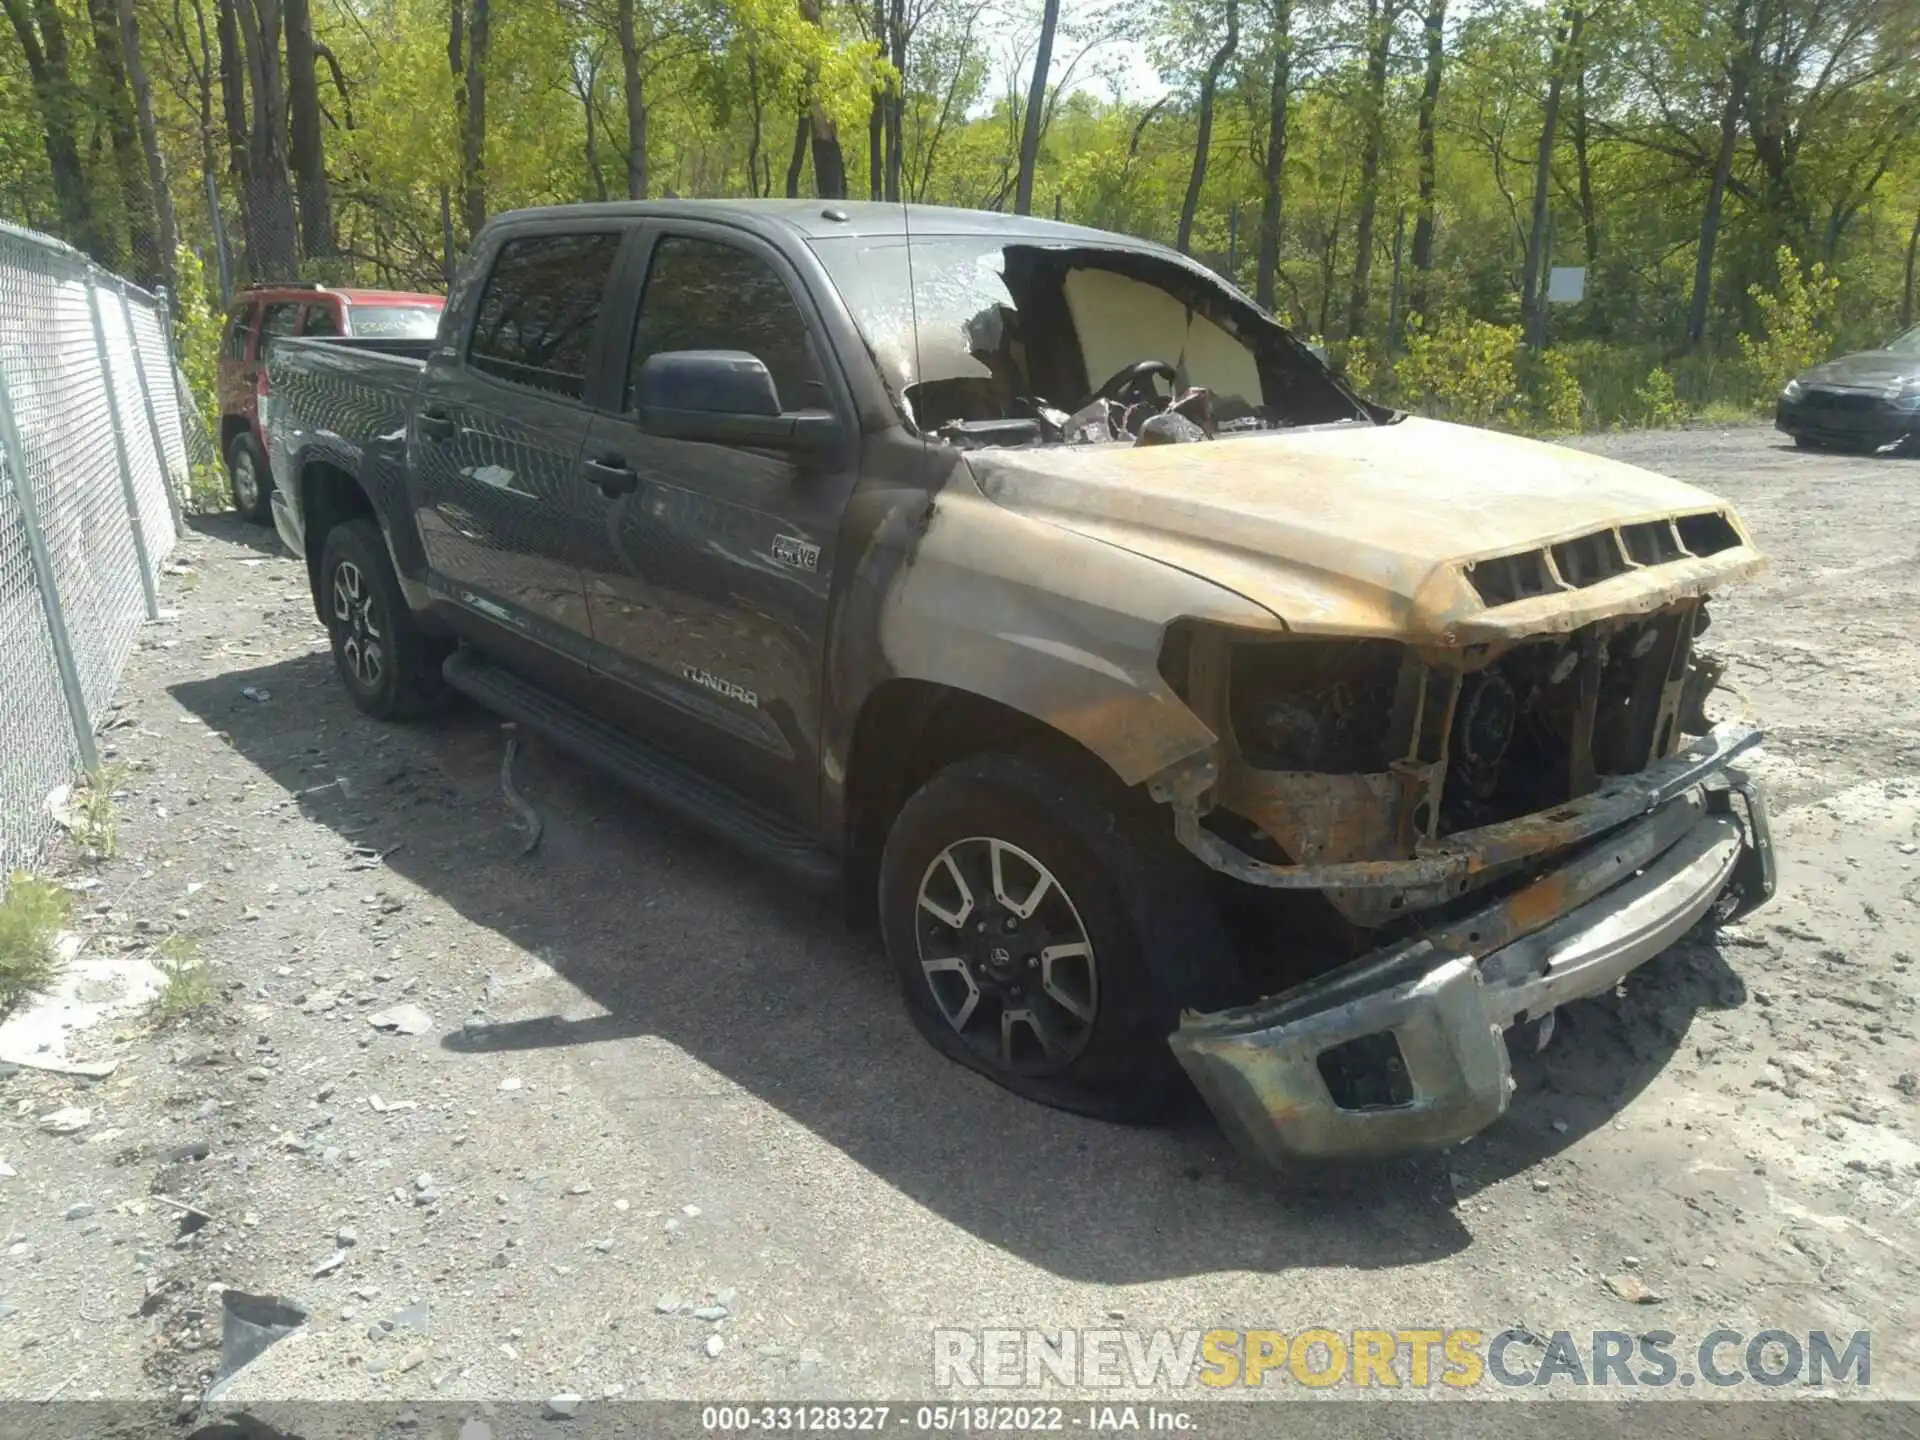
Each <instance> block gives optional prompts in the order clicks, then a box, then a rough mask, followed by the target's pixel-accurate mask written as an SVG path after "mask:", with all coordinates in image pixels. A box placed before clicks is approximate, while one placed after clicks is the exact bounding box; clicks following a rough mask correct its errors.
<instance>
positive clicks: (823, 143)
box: [808, 101, 847, 200]
mask: <svg viewBox="0 0 1920 1440" xmlns="http://www.w3.org/2000/svg"><path fill="white" fill-rule="evenodd" d="M808 113H809V123H808V130H809V132H810V134H811V136H812V141H813V188H814V190H815V192H816V193H817V194H818V195H819V196H820V198H821V199H822V200H844V199H846V198H847V164H846V159H845V157H844V156H842V155H841V153H840V127H839V126H838V125H836V124H835V123H834V120H833V117H832V116H831V115H829V114H827V109H826V107H825V106H824V105H821V104H820V103H819V102H817V101H816V102H815V103H814V104H813V105H812V107H810V109H809V112H808Z"/></svg>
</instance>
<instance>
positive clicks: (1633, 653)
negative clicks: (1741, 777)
mask: <svg viewBox="0 0 1920 1440" xmlns="http://www.w3.org/2000/svg"><path fill="white" fill-rule="evenodd" d="M1706 626H1707V610H1706V604H1705V602H1704V601H1699V600H1687V601H1681V602H1678V603H1676V604H1673V605H1671V606H1668V607H1666V608H1664V609H1662V610H1660V611H1656V612H1654V613H1653V614H1650V615H1645V616H1634V617H1621V618H1619V619H1617V620H1610V621H1606V622H1602V623H1599V624H1595V625H1591V626H1587V627H1584V628H1582V629H1580V630H1577V631H1574V632H1572V633H1568V634H1561V635H1554V636H1543V637H1540V638H1537V639H1534V640H1530V641H1526V642H1522V643H1519V644H1515V645H1512V646H1509V647H1504V648H1495V647H1489V646H1475V647H1470V648H1469V649H1467V650H1466V651H1460V652H1431V651H1422V650H1420V649H1417V648H1414V647H1408V646H1403V645H1400V644H1397V643H1394V642H1390V641H1385V640H1335V639H1327V640H1311V641H1306V640H1281V641H1277V642H1275V641H1252V642H1244V643H1234V642H1233V641H1231V640H1227V639H1225V638H1223V637H1221V636H1219V635H1217V634H1212V633H1209V631H1208V630H1207V629H1206V628H1205V627H1196V628H1194V629H1192V630H1190V631H1188V632H1187V633H1185V634H1177V635H1176V636H1175V637H1174V640H1173V643H1171V644H1170V646H1169V651H1168V654H1167V656H1166V659H1165V662H1164V667H1165V670H1166V672H1167V673H1168V676H1169V679H1170V681H1171V682H1172V683H1173V685H1174V687H1175V689H1176V690H1177V691H1179V692H1180V693H1181V694H1182V695H1183V697H1184V698H1186V699H1187V700H1188V703H1190V704H1192V705H1194V706H1195V708H1196V711H1197V712H1198V713H1200V714H1201V715H1202V716H1203V717H1208V718H1210V721H1211V722H1212V723H1215V724H1216V725H1217V726H1218V728H1219V729H1220V730H1221V731H1222V732H1223V740H1224V741H1225V744H1226V754H1225V756H1224V758H1223V761H1222V763H1221V764H1220V765H1219V768H1218V773H1217V775H1216V777H1215V782H1214V785H1213V788H1212V795H1211V798H1212V802H1213V804H1212V808H1211V810H1210V812H1207V813H1204V815H1202V816H1200V817H1198V818H1199V819H1200V824H1201V825H1202V827H1203V828H1205V829H1206V830H1208V831H1210V832H1211V833H1212V834H1213V835H1214V836H1215V837H1216V838H1217V839H1218V840H1220V841H1221V842H1224V844H1225V845H1227V846H1230V847H1231V848H1232V850H1234V851H1237V852H1239V853H1240V854H1241V855H1242V856H1244V857H1245V858H1246V859H1247V860H1249V861H1251V862H1253V863H1254V864H1256V865H1260V866H1278V867H1283V868H1288V867H1311V866H1316V865H1319V866H1325V865H1328V864H1333V865H1339V864H1343V863H1349V862H1361V863H1363V864H1365V863H1369V862H1384V863H1385V864H1386V865H1387V867H1388V868H1387V869H1385V870H1383V871H1382V872H1381V878H1383V879H1384V878H1385V876H1386V875H1388V874H1391V873H1393V872H1392V870H1391V867H1392V866H1393V865H1394V864H1396V863H1399V862H1404V861H1410V860H1413V859H1414V858H1415V857H1418V856H1420V855H1422V854H1427V853H1432V852H1433V850H1434V847H1435V846H1443V845H1444V843H1445V842H1446V841H1447V840H1448V839H1449V837H1452V836H1456V835H1463V834H1466V833H1469V832H1482V833H1484V831H1485V829H1486V827H1491V826H1496V825H1499V824H1501V823H1502V822H1524V821H1526V819H1527V817H1546V818H1547V819H1549V820H1550V819H1551V818H1552V817H1553V816H1554V814H1555V812H1556V807H1560V806H1564V805H1565V804H1566V803H1567V802H1569V801H1574V800H1578V799H1580V798H1582V797H1585V796H1589V795H1592V794H1593V793H1594V792H1595V791H1596V790H1597V789H1598V788H1599V787H1600V786H1602V784H1603V783H1604V782H1605V781H1606V780H1607V779H1608V777H1615V776H1631V775H1634V774H1636V773H1638V772H1640V771H1643V770H1644V769H1645V768H1646V767H1647V766H1648V765H1650V764H1652V763H1653V762H1655V761H1657V760H1660V759H1661V758H1663V757H1666V756H1670V755H1672V754H1673V753H1674V752H1675V751H1676V749H1677V748H1678V747H1679V746H1680V745H1681V743H1682V740H1683V737H1685V736H1696V735H1701V734H1705V733H1707V732H1708V730H1710V728H1711V727H1710V725H1709V723H1708V721H1707V719H1706V717H1705V714H1704V711H1703V702H1704V700H1705V698H1706V696H1707V694H1708V693H1709V692H1710V691H1711V690H1712V689H1713V688H1714V686H1715V685H1716V684H1717V683H1718V681H1719V678H1720V673H1721V665H1720V663H1719V662H1718V661H1717V660H1715V659H1714V658H1713V657H1711V656H1707V655H1703V654H1699V653H1697V652H1696V651H1695V650H1694V648H1693V642H1694V638H1695V636H1696V635H1697V634H1698V633H1700V632H1701V631H1704V630H1705V629H1706ZM1522 858H1524V857H1522ZM1216 868H1219V867H1216ZM1229 868H1230V867H1229ZM1503 868H1504V869H1507V870H1511V869H1512V868H1513V867H1512V866H1505V867H1503V866H1502V865H1500V864H1498V863H1494V864H1489V865H1487V866H1486V867H1484V868H1476V871H1475V873H1474V875H1473V877H1472V879H1471V880H1470V881H1469V882H1468V883H1467V884H1465V885H1464V886H1455V885H1452V884H1440V885H1433V886H1422V885H1418V884H1415V885H1411V886H1408V887H1406V888H1404V889H1400V890H1397V891H1396V890H1394V889H1392V888H1375V887H1373V886H1371V885H1367V884H1363V885H1361V886H1359V887H1358V888H1351V889H1349V888H1344V887H1339V886H1332V887H1330V888H1328V890H1327V898H1328V899H1329V901H1331V902H1332V904H1333V905H1334V907H1335V909H1337V910H1338V911H1340V912H1341V913H1342V914H1344V915H1345V916H1346V917H1347V918H1348V919H1349V920H1351V921H1353V922H1354V923H1356V924H1358V925H1362V926H1366V927H1373V926H1378V925H1380V924H1382V923H1385V922H1388V921H1390V920H1391V919H1393V918H1395V917H1397V916H1399V915H1401V914H1406V913H1411V912H1413V911H1416V910H1419V909H1421V908H1423V907H1426V906H1431V905H1434V904H1436V903H1441V902H1443V901H1447V900H1450V899H1454V898H1457V897H1458V896H1459V895H1460V894H1462V893H1465V891H1467V890H1476V889H1479V888H1480V887H1481V886H1483V885H1485V884H1487V883H1490V882H1492V881H1494V880H1496V879H1497V878H1498V877H1499V875H1500V873H1501V872H1502V869H1503ZM1243 878H1255V877H1253V876H1252V875H1248V876H1245V877H1243ZM1256 883H1273V881H1272V880H1271V879H1268V880H1266V881H1264V882H1263V881H1260V880H1258V879H1256Z"/></svg>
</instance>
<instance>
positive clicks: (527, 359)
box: [467, 231, 620, 400]
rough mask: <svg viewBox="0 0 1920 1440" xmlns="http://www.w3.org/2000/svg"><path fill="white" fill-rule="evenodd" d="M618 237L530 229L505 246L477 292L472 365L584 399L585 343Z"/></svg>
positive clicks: (470, 355)
mask: <svg viewBox="0 0 1920 1440" xmlns="http://www.w3.org/2000/svg"><path fill="white" fill-rule="evenodd" d="M619 249H620V236H619V235H618V234H617V233H614V232H610V231H601V232H596V233H592V234H578V235H527V236H523V237H521V238H520V239H517V240H509V241H508V242H507V243H506V244H505V245H503V246H501V247H500V253H499V256H498V257H497V258H496V259H495V260H494V262H493V271H492V273H491V274H489V275H488V276H487V286H486V289H485V290H483V291H482V292H481V294H480V305H479V308H478V311H477V312H476V314H475V316H474V321H473V340H472V343H471V344H470V346H469V347H468V355H467V358H468V363H469V364H471V365H472V366H473V367H474V368H475V369H477V370H484V371H485V372H487V373H488V374H489V375H496V376H498V377H499V378H500V379H502V380H511V381H513V382H514V383H515V384H518V385H531V386H533V387H534V388H536V389H540V390H550V391H552V392H554V393H555V394H558V395H567V396H570V397H572V398H573V399H576V400H577V399H579V398H580V395H581V393H582V391H583V390H584V389H585V387H586V373H587V347H588V346H589V345H590V344H591V343H592V341H593V327H594V322H595V321H597V320H598V319H599V318H600V309H601V296H602V292H603V291H604V290H605V289H606V285H607V275H608V272H609V271H611V270H612V269H613V257H614V255H615V253H616V252H617V251H618V250H619Z"/></svg>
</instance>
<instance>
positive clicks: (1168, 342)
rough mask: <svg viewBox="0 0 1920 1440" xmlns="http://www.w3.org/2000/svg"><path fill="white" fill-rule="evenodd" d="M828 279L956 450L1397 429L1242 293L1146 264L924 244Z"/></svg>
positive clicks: (1149, 258)
mask: <svg viewBox="0 0 1920 1440" xmlns="http://www.w3.org/2000/svg"><path fill="white" fill-rule="evenodd" d="M896 257H897V259H898V262H899V268H898V270H897V271H895V270H893V269H892V268H891V266H892V264H893V262H894V261H895V260H896ZM823 258H827V259H829V261H830V262H833V261H837V260H839V258H840V257H839V256H838V255H837V254H834V253H833V252H830V251H826V250H823ZM834 271H835V278H836V280H837V281H838V283H839V284H840V286H841V289H842V290H843V292H845V293H846V295H847V299H848V302H849V304H850V306H851V308H852V309H853V311H854V313H855V316H856V318H857V319H858V320H859V322H860V324H861V328H862V330H863V331H864V332H865V333H866V335H867V338H868V343H869V345H870V346H871V347H872V348H873V351H874V355H875V358H876V360H878V361H879V362H880V365H881V368H882V371H883V372H885V373H888V374H889V375H890V377H891V378H893V379H895V380H896V381H897V383H898V386H899V393H900V398H901V400H902V403H903V406H904V408H905V409H906V410H907V411H908V413H909V414H910V415H911V417H912V419H913V421H914V424H915V425H916V426H917V427H918V428H919V429H920V430H921V432H922V433H923V434H927V435H930V436H932V437H934V438H936V439H939V440H941V441H944V442H945V443H947V444H950V445H954V446H957V447H960V448H962V449H987V448H995V447H1019V446H1030V445H1061V444H1065V445H1091V444H1106V443H1111V442H1115V441H1129V440H1131V441H1132V442H1133V443H1135V444H1141V445H1153V444H1180V443H1189V442H1193V441H1200V440H1210V439H1213V438H1215V437H1216V436H1220V435H1230V434H1235V433H1241V432H1249V431H1262V430H1279V429H1289V428H1293V427H1296V426H1302V425H1324V424H1336V423H1340V422H1343V421H1344V422H1358V423H1363V424H1376V423H1380V422H1382V421H1385V420H1386V419H1388V418H1389V417H1390V412H1388V411H1385V410H1382V409H1379V408H1378V407H1375V406H1371V405H1369V404H1368V403H1367V402H1366V401H1364V400H1363V399H1361V398H1360V397H1359V396H1357V395H1355V394H1353V393H1352V392H1351V391H1350V390H1348V389H1347V388H1346V386H1344V385H1343V384H1342V383H1341V382H1340V381H1339V380H1338V379H1336V378H1335V377H1334V375H1333V374H1332V373H1331V372H1330V371H1329V370H1328V369H1327V367H1326V366H1325V365H1324V364H1322V362H1321V361H1320V360H1319V359H1318V358H1317V357H1316V356H1315V355H1314V353H1313V352H1312V351H1310V350H1308V349H1307V348H1306V347H1305V346H1304V345H1301V344H1300V343H1299V342H1298V341H1296V340H1295V339H1294V338H1293V337H1292V336H1291V335H1290V334H1288V332H1287V331H1286V330H1285V329H1284V328H1282V327H1281V326H1280V325H1279V324H1277V323H1276V322H1274V321H1273V320H1272V319H1270V318H1269V317H1268V316H1267V315H1265V314H1264V313H1262V312H1261V311H1260V310H1259V308H1258V307H1256V306H1254V305H1253V304H1251V303H1250V302H1248V301H1247V300H1246V299H1245V298H1244V297H1243V296H1241V295H1239V294H1238V293H1237V292H1235V291H1233V290H1231V289H1230V288H1228V287H1227V286H1226V285H1224V284H1222V283H1221V282H1220V281H1219V280H1217V279H1216V278H1214V277H1213V276H1212V275H1211V274H1209V273H1208V272H1206V271H1204V270H1201V269H1200V268H1199V267H1198V266H1195V265H1191V264H1189V263H1188V262H1185V261H1181V260H1178V259H1176V258H1173V257H1162V256H1160V255H1158V254H1155V253H1153V252H1151V251H1147V250H1125V249H1118V248H1111V247H1098V246H1076V245H1066V244H1046V243H1040V242H1034V243H1018V244H1006V243H1004V242H1002V241H998V240H995V239H992V238H988V237H974V236H927V237H923V236H917V235H916V236H915V237H914V238H913V240H912V242H911V257H910V261H909V260H908V258H907V256H905V255H904V254H901V253H900V252H898V251H893V252H889V251H885V250H869V251H865V252H863V253H861V254H860V255H859V256H858V257H857V264H856V257H849V258H848V260H847V262H846V264H845V265H844V266H839V265H836V266H835V267H834ZM900 287H907V288H909V289H910V295H911V304H910V305H901V304H899V303H898V302H899V300H900V299H902V298H905V297H901V296H897V295H896V294H895V293H894V292H895V290H896V289H897V288H900ZM903 329H904V332H905V333H904V334H903V333H900V332H901V331H902V330H903Z"/></svg>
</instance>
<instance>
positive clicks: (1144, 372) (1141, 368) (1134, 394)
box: [1087, 360, 1179, 405]
mask: <svg viewBox="0 0 1920 1440" xmlns="http://www.w3.org/2000/svg"><path fill="white" fill-rule="evenodd" d="M1178 374H1179V372H1178V371H1177V370H1175V369H1174V368H1173V366H1171V365H1169V364H1168V363H1167V362H1166V361H1164V360H1136V361H1134V362H1133V364H1131V365H1125V366H1122V367H1121V368H1120V369H1118V370H1116V371H1114V372H1113V374H1111V375H1109V376H1108V377H1107V382H1106V384H1104V385H1102V386H1101V387H1100V388H1099V389H1098V390H1096V391H1094V392H1093V394H1092V395H1090V396H1088V397H1087V404H1089V405H1091V404H1092V403H1093V402H1094V401H1095V400H1117V401H1119V402H1120V403H1122V404H1123V405H1137V404H1139V403H1140V402H1141V401H1143V400H1152V399H1156V398H1158V392H1156V391H1155V390H1154V388H1153V377H1154V376H1156V375H1159V376H1163V377H1165V379H1166V382H1167V386H1168V388H1169V389H1171V388H1172V387H1173V385H1174V383H1175V377H1176V376H1177V375H1178Z"/></svg>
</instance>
